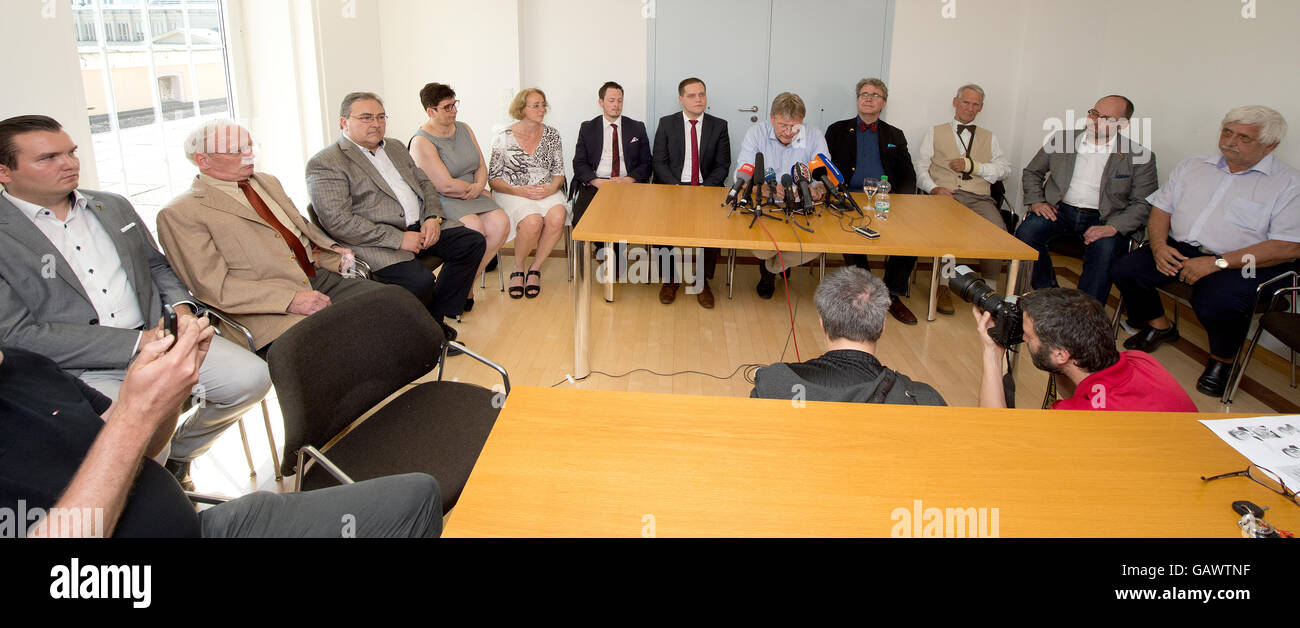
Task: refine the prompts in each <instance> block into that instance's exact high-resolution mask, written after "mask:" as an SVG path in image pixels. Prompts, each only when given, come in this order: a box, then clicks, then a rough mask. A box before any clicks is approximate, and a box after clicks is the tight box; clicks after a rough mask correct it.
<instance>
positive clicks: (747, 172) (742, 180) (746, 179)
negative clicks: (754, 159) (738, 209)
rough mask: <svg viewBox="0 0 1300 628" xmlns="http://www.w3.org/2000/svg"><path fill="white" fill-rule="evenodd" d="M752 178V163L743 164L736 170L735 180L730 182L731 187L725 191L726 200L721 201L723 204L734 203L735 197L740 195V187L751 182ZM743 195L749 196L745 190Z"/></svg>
mask: <svg viewBox="0 0 1300 628" xmlns="http://www.w3.org/2000/svg"><path fill="white" fill-rule="evenodd" d="M753 178H754V165H753V164H744V165H742V166H741V167H740V168H739V169H738V170H736V182H735V183H732V184H731V189H730V190H728V191H727V200H725V201H722V204H723V205H735V204H736V198H737V197H738V196H740V189H741V188H743V187H746V186H747V185H749V184H751V183H752V181H753ZM745 196H749V193H748V192H746V193H745Z"/></svg>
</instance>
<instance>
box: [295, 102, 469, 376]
mask: <svg viewBox="0 0 1300 628" xmlns="http://www.w3.org/2000/svg"><path fill="white" fill-rule="evenodd" d="M387 121H388V116H387V114H385V113H384V103H383V101H381V100H380V99H379V96H376V95H375V94H372V93H370V92H353V93H351V94H348V95H347V96H345V97H344V98H343V105H342V107H340V109H339V126H340V127H341V128H342V129H343V134H342V135H341V136H340V137H339V139H338V141H337V142H335V143H334V144H332V145H330V146H328V147H326V148H325V149H323V150H321V151H320V152H319V153H316V155H315V156H314V157H312V158H311V161H309V162H307V191H308V193H309V194H310V195H311V202H312V205H313V206H314V209H315V210H316V214H317V216H319V217H320V221H321V226H322V227H324V228H325V231H326V232H328V233H329V235H330V236H331V237H333V238H334V239H335V240H337V241H339V242H340V243H342V244H345V245H347V246H349V247H351V248H352V250H353V251H354V252H355V253H356V256H357V257H358V258H359V259H361V260H362V261H364V262H365V263H367V264H369V265H370V268H371V272H372V273H373V275H374V277H375V278H376V279H379V280H381V281H385V282H387V283H392V284H396V285H399V286H402V287H403V288H406V289H407V290H410V291H411V292H412V293H413V294H415V296H416V297H418V298H419V299H420V300H421V301H422V302H423V303H424V304H425V306H426V307H428V309H429V313H430V314H432V315H433V318H434V320H436V321H438V322H439V324H441V325H442V328H443V332H444V333H445V334H446V336H447V339H448V340H455V339H456V330H454V329H452V328H451V327H450V326H448V325H447V324H446V323H444V322H443V317H445V316H451V317H454V316H457V315H459V314H460V313H461V311H462V310H463V309H464V307H465V299H466V298H467V297H468V296H469V291H470V289H471V288H472V287H473V282H474V275H475V274H476V272H477V271H478V264H479V261H480V260H481V259H482V258H483V252H484V251H485V250H486V247H487V243H486V241H485V240H484V239H483V234H481V233H479V232H477V231H474V230H472V229H469V228H467V227H465V226H463V225H461V224H460V223H459V222H456V221H454V220H448V221H445V224H444V220H443V213H442V204H441V203H440V202H439V201H438V192H437V190H435V189H434V187H433V182H431V181H429V177H428V176H426V175H425V174H424V171H423V170H421V169H420V168H419V167H418V166H416V165H415V161H414V160H412V159H411V155H410V153H408V152H407V151H406V147H405V146H403V145H402V142H401V141H400V140H396V139H393V138H385V137H384V131H385V130H386V129H387ZM426 257H438V258H441V259H442V261H443V265H442V271H441V272H440V273H439V277H438V279H437V281H436V282H435V281H434V277H433V273H432V272H430V271H429V269H428V267H426V266H425V265H424V263H423V262H422V261H420V260H421V259H423V258H426ZM450 353H459V352H458V351H456V350H454V349H453V350H452V351H450V352H449V354H450Z"/></svg>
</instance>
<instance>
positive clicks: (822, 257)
mask: <svg viewBox="0 0 1300 628" xmlns="http://www.w3.org/2000/svg"><path fill="white" fill-rule="evenodd" d="M819 258H820V259H819V260H818V263H819V264H820V265H821V275H819V276H818V277H817V281H819V282H820V281H822V280H824V279H826V254H825V253H822V254H821V255H820V256H819ZM809 270H812V269H811V268H810V269H809Z"/></svg>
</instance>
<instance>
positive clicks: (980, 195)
mask: <svg viewBox="0 0 1300 628" xmlns="http://www.w3.org/2000/svg"><path fill="white" fill-rule="evenodd" d="M952 108H953V119H952V120H950V121H948V122H946V123H944V124H938V125H935V126H933V127H931V128H929V129H927V130H926V132H925V139H923V140H921V151H920V154H919V155H917V162H916V187H918V188H920V190H921V191H922V192H925V193H927V194H935V195H939V194H942V195H945V196H951V197H952V198H953V200H956V201H957V202H958V203H961V204H962V205H965V206H966V207H968V208H970V209H971V210H972V211H974V212H975V213H977V214H979V215H980V216H983V217H984V218H985V219H986V220H988V221H989V222H991V223H993V224H995V225H997V226H998V228H1000V229H1006V223H1004V222H1002V214H1001V213H1000V212H999V211H998V204H997V203H996V202H995V201H994V200H993V196H992V195H991V194H990V188H991V186H992V185H993V184H994V183H997V182H998V180H999V179H1001V178H1002V177H1005V176H1007V175H1008V174H1010V173H1011V160H1009V159H1007V156H1006V155H1005V154H1003V153H1002V147H1001V146H998V138H997V137H996V136H995V135H993V133H992V132H991V131H989V130H988V129H986V128H983V127H979V126H976V125H975V116H978V115H979V113H980V110H981V109H983V108H984V90H983V89H982V88H981V87H980V86H979V85H975V84H974V83H971V84H969V85H962V86H961V87H959V88H957V95H956V96H953V99H952ZM980 267H981V268H980V274H982V275H983V276H984V280H985V281H987V282H988V283H989V285H992V286H996V285H997V281H998V273H999V272H1001V270H1002V260H983V261H982V262H981V263H980ZM935 309H936V310H937V311H938V312H939V313H940V314H952V313H953V307H952V298H951V297H950V296H949V295H948V278H947V277H944V278H943V279H942V280H941V286H940V288H939V296H938V302H937V303H936V304H935Z"/></svg>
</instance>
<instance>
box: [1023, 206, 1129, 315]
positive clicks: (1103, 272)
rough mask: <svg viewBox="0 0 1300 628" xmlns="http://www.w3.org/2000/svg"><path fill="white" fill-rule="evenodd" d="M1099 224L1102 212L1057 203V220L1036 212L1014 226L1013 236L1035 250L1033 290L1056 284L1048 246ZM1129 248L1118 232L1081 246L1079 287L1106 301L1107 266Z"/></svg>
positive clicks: (1126, 237)
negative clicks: (1081, 267)
mask: <svg viewBox="0 0 1300 628" xmlns="http://www.w3.org/2000/svg"><path fill="white" fill-rule="evenodd" d="M1100 224H1104V223H1102V220H1101V213H1100V212H1098V211H1097V210H1095V209H1094V210H1089V209H1079V208H1078V207H1075V206H1073V205H1067V204H1065V203H1058V204H1057V206H1056V220H1048V219H1046V218H1043V217H1042V216H1039V215H1038V214H1030V215H1028V216H1025V221H1024V222H1022V223H1020V228H1019V229H1016V237H1017V238H1019V239H1020V241H1021V242H1024V243H1025V244H1028V245H1029V246H1032V247H1034V248H1035V249H1037V250H1038V262H1037V263H1035V264H1034V272H1033V275H1032V276H1031V277H1030V285H1032V286H1033V288H1034V289H1035V290H1038V289H1039V288H1051V287H1054V286H1056V285H1057V283H1056V269H1055V268H1053V267H1052V255H1051V254H1050V253H1048V251H1047V246H1048V245H1049V244H1051V242H1052V240H1054V239H1056V238H1058V237H1060V236H1073V237H1078V238H1080V239H1082V238H1083V232H1085V231H1087V230H1088V228H1089V227H1094V226H1097V225H1100ZM1127 247H1128V235H1127V234H1123V233H1117V234H1115V235H1113V236H1110V237H1108V238H1102V239H1100V240H1097V241H1096V242H1093V243H1092V244H1088V245H1085V246H1084V247H1083V273H1081V274H1080V275H1079V290H1082V291H1083V292H1086V293H1087V294H1088V295H1090V296H1091V297H1092V298H1094V299H1096V300H1098V301H1100V302H1101V304H1102V305H1105V304H1106V297H1107V296H1108V295H1110V269H1111V265H1112V264H1114V263H1115V260H1116V259H1117V258H1119V256H1120V255H1122V254H1123V253H1124V252H1125V250H1126V249H1127Z"/></svg>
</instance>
